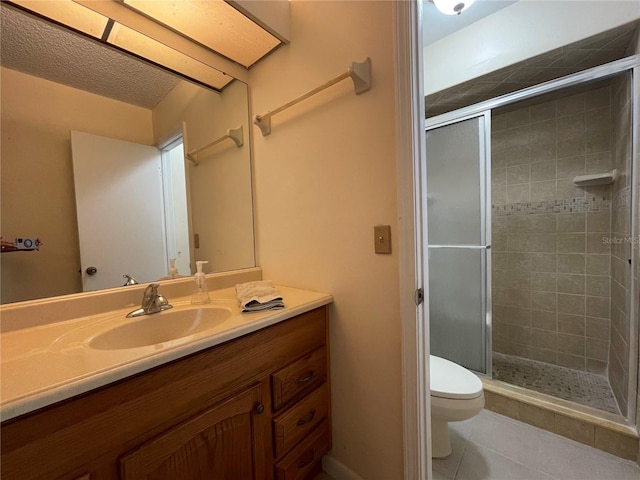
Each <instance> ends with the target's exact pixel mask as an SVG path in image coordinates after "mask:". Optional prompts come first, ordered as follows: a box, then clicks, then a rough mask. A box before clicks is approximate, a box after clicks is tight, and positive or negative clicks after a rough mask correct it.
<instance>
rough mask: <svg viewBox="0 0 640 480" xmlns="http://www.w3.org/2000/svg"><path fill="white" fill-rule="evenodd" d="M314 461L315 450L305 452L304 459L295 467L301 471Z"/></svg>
mask: <svg viewBox="0 0 640 480" xmlns="http://www.w3.org/2000/svg"><path fill="white" fill-rule="evenodd" d="M315 459H316V449H315V448H314V449H313V450H307V451H306V452H305V455H304V458H302V459H301V460H300V461H299V462H298V464H297V465H296V467H297V468H298V470H299V469H302V468H304V467H306V466H307V465H309V464H310V463H311V462H313V461H314V460H315Z"/></svg>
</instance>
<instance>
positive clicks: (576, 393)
mask: <svg viewBox="0 0 640 480" xmlns="http://www.w3.org/2000/svg"><path fill="white" fill-rule="evenodd" d="M493 378H494V379H496V380H501V381H503V382H506V383H510V384H511V385H518V386H520V387H525V388H528V389H530V390H535V391H538V392H541V393H546V394H548V395H553V396H554V397H558V398H562V399H565V400H571V401H572V402H576V403H580V404H582V405H586V406H588V407H593V408H597V409H599V410H604V411H606V412H611V413H616V414H620V410H619V409H618V405H617V403H616V400H615V398H614V397H613V393H612V391H611V386H610V385H609V382H608V380H607V379H606V377H604V376H601V375H595V374H593V373H588V372H581V371H578V370H572V369H570V368H565V367H559V366H557V365H551V364H548V363H542V362H537V361H535V360H528V359H525V358H518V357H513V356H510V355H503V354H500V353H494V354H493Z"/></svg>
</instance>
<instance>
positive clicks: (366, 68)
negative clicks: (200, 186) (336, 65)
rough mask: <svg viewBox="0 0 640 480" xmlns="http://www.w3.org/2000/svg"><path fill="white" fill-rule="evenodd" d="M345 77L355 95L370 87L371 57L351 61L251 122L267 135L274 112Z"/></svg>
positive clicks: (256, 116)
mask: <svg viewBox="0 0 640 480" xmlns="http://www.w3.org/2000/svg"><path fill="white" fill-rule="evenodd" d="M346 78H351V80H353V87H354V89H355V93H356V95H360V94H361V93H364V92H366V91H367V90H369V89H370V88H371V59H370V58H369V57H367V59H366V60H365V61H364V62H352V63H351V66H350V67H349V69H348V70H347V71H346V72H345V73H343V74H341V75H338V76H337V77H336V78H334V79H332V80H329V81H328V82H327V83H325V84H323V85H320V86H319V87H316V88H314V89H313V90H309V91H308V92H307V93H303V94H302V95H300V96H299V97H296V98H294V99H293V100H291V101H290V102H288V103H285V104H284V105H282V106H281V107H278V108H276V109H275V110H270V111H268V112H267V113H265V114H263V115H254V117H253V123H254V124H256V125H257V126H258V127H259V128H260V131H261V132H262V135H263V136H265V137H266V136H267V135H269V134H270V133H271V117H273V116H274V115H275V114H277V113H280V112H282V111H283V110H286V109H287V108H289V107H292V106H293V105H295V104H297V103H300V102H301V101H303V100H306V99H307V98H309V97H312V96H313V95H315V94H316V93H319V92H321V91H322V90H324V89H326V88H329V87H330V86H331V85H335V84H336V83H338V82H341V81H342V80H344V79H346Z"/></svg>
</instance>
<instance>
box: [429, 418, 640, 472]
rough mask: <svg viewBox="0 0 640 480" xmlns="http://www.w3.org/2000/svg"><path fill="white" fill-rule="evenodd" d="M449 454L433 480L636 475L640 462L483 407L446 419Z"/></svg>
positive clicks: (435, 468) (439, 462)
mask: <svg viewBox="0 0 640 480" xmlns="http://www.w3.org/2000/svg"><path fill="white" fill-rule="evenodd" d="M450 426H451V443H452V447H453V453H452V454H451V455H450V456H449V457H448V458H446V459H444V460H436V459H434V461H433V478H434V480H554V479H556V480H639V479H640V467H639V466H638V465H637V464H636V463H634V462H632V461H630V460H624V459H621V458H618V457H615V456H613V455H609V454H608V453H605V452H602V451H600V450H596V449H594V448H591V447H588V446H586V445H583V444H581V443H577V442H574V441H573V440H569V439H567V438H564V437H560V436H559V435H556V434H554V433H550V432H547V431H545V430H541V429H539V428H536V427H533V426H531V425H527V424H525V423H522V422H518V421H517V420H512V419H510V418H507V417H504V416H502V415H499V414H497V413H494V412H490V411H488V410H483V411H482V412H481V413H480V414H479V415H477V416H476V417H474V418H472V419H471V420H467V421H464V422H455V423H451V424H450Z"/></svg>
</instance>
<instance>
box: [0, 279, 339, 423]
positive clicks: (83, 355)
mask: <svg viewBox="0 0 640 480" xmlns="http://www.w3.org/2000/svg"><path fill="white" fill-rule="evenodd" d="M277 289H278V291H279V292H280V294H281V295H282V297H283V299H284V303H285V305H286V308H284V309H280V310H268V311H264V312H255V313H244V314H243V313H240V308H239V307H238V302H237V299H236V295H235V289H234V288H224V289H220V290H214V291H211V292H210V295H211V299H212V302H211V303H210V304H207V305H206V306H204V308H207V307H211V306H212V307H221V308H223V309H228V310H230V311H231V315H230V317H229V318H228V319H227V320H225V321H224V323H223V324H222V325H220V326H219V327H217V328H216V329H215V330H213V331H206V330H205V331H203V332H200V333H195V334H192V335H189V336H186V337H182V338H179V339H175V340H171V341H166V342H163V343H157V344H154V345H147V346H140V347H135V348H119V349H95V348H92V347H91V346H90V345H89V339H90V338H91V337H92V336H93V335H92V333H93V332H99V331H105V329H112V328H114V327H117V326H119V325H120V324H125V323H127V322H133V321H136V320H139V319H141V318H145V319H147V318H150V317H151V315H149V316H144V317H137V318H134V319H126V317H125V316H126V314H127V313H129V311H130V310H131V309H130V308H127V309H122V310H114V311H112V312H109V313H101V314H99V315H93V316H87V317H82V318H76V319H73V320H66V321H61V322H55V323H49V324H45V325H40V326H35V327H29V328H24V329H17V330H12V331H8V332H4V333H2V334H0V345H1V357H0V358H1V363H0V369H1V372H0V373H1V379H2V388H1V390H0V418H1V419H2V421H5V420H8V419H11V418H14V417H17V416H19V415H22V414H25V413H28V412H31V411H33V410H36V409H38V408H42V407H44V406H47V405H50V404H53V403H55V402H58V401H60V400H64V399H67V398H70V397H73V396H75V395H79V394H81V393H85V392H87V391H89V390H92V389H95V388H98V387H101V386H104V385H107V384H109V383H112V382H115V381H117V380H121V379H123V378H126V377H129V376H131V375H135V374H137V373H140V372H143V371H145V370H148V369H150V368H153V367H157V366H159V365H162V364H164V363H167V362H170V361H172V360H176V359H178V358H181V357H184V356H186V355H189V354H192V353H195V352H198V351H200V350H204V349H206V348H209V347H212V346H215V345H218V344H221V343H223V342H227V341H229V340H233V339H234V338H237V337H240V336H242V335H246V334H248V333H251V332H255V331H256V330H260V329H262V328H265V327H268V326H270V325H274V324H276V323H278V322H281V321H283V320H287V319H289V318H291V317H294V316H296V315H299V314H301V313H304V312H307V311H309V310H312V309H314V308H317V307H321V306H323V305H327V304H329V303H331V302H332V301H333V297H332V296H331V295H330V294H327V293H321V292H314V291H309V290H300V289H297V288H291V287H285V286H277ZM170 300H171V304H172V305H173V306H174V308H173V309H171V310H168V311H167V312H172V311H177V310H179V309H181V308H182V309H184V308H197V307H198V306H197V305H190V298H189V297H182V298H176V299H170ZM163 313H164V312H161V313H158V314H153V315H159V316H161V315H163Z"/></svg>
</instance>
